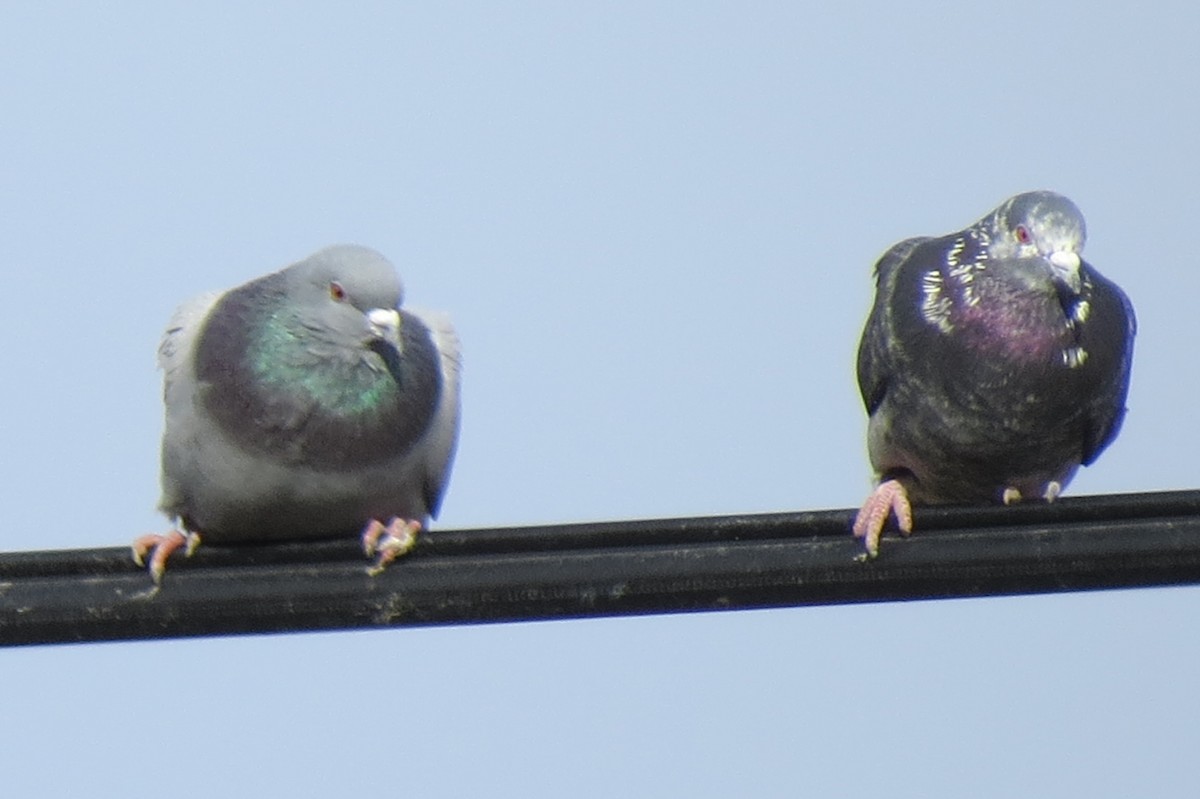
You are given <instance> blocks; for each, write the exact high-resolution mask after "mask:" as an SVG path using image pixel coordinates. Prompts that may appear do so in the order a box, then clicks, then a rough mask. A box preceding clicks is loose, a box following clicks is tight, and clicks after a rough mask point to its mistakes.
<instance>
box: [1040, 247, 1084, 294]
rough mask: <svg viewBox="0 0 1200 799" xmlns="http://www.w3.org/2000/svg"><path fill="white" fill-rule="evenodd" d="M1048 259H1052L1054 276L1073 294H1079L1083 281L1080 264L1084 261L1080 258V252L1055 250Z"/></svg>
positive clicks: (1051, 267)
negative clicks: (1081, 279)
mask: <svg viewBox="0 0 1200 799" xmlns="http://www.w3.org/2000/svg"><path fill="white" fill-rule="evenodd" d="M1047 260H1049V261H1050V269H1051V270H1052V271H1053V272H1054V277H1055V278H1056V279H1057V280H1058V281H1059V282H1060V283H1062V284H1063V285H1064V286H1066V287H1067V288H1069V289H1070V290H1071V292H1072V293H1073V294H1078V293H1079V289H1080V282H1081V281H1080V277H1079V266H1080V264H1081V263H1082V262H1081V261H1080V260H1079V253H1077V252H1073V251H1071V250H1055V251H1054V252H1052V253H1050V255H1049V257H1048V258H1047Z"/></svg>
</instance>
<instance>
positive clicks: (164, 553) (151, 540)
mask: <svg viewBox="0 0 1200 799" xmlns="http://www.w3.org/2000/svg"><path fill="white" fill-rule="evenodd" d="M198 546H200V534H199V533H191V532H189V533H184V532H182V531H180V530H172V531H171V532H169V533H167V534H166V535H159V534H158V533H150V534H149V535H143V536H141V537H139V538H135V539H134V540H133V546H132V549H133V562H134V563H136V564H137V565H139V566H145V565H146V555H147V554H149V555H150V569H149V571H150V577H151V578H152V579H153V580H154V584H155V585H162V578H163V573H164V572H165V571H166V570H167V558H169V557H170V556H171V553H172V552H174V551H175V550H177V549H179V548H180V547H183V548H184V550H183V554H184V555H186V556H187V557H189V558H190V557H191V556H192V553H193V552H195V551H196V547H198Z"/></svg>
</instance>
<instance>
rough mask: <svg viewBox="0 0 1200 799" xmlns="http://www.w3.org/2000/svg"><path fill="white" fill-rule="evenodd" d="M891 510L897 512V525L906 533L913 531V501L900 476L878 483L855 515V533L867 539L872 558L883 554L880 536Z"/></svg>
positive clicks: (869, 554) (892, 512)
mask: <svg viewBox="0 0 1200 799" xmlns="http://www.w3.org/2000/svg"><path fill="white" fill-rule="evenodd" d="M889 514H895V516H896V526H897V527H899V528H900V532H901V533H902V534H903V535H908V534H909V533H911V532H912V528H913V520H912V505H911V504H910V503H909V501H908V492H907V491H905V489H904V485H903V484H901V482H900V481H899V480H884V481H883V482H882V483H880V484H879V485H878V486H876V487H875V490H874V491H872V492H871V496H869V497H867V501H866V502H864V503H863V506H862V508H861V509H860V510H859V511H858V513H857V514H855V516H854V528H853V529H854V537H855V538H861V539H863V544H864V546H865V547H866V555H867V557H868V558H874V557H875V556H876V555H878V554H879V539H880V537H881V536H882V535H883V526H884V524H886V523H887V519H888V515H889Z"/></svg>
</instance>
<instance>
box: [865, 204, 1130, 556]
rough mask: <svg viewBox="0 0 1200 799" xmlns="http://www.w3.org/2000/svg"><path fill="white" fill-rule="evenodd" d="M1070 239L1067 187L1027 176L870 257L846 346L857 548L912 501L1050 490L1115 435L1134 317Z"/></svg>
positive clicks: (901, 520)
mask: <svg viewBox="0 0 1200 799" xmlns="http://www.w3.org/2000/svg"><path fill="white" fill-rule="evenodd" d="M1084 239H1085V229H1084V221H1083V215H1082V214H1081V213H1080V211H1079V209H1078V208H1077V207H1076V206H1075V204H1074V203H1072V202H1071V201H1070V200H1068V199H1067V198H1066V197H1063V196H1062V195H1060V194H1055V193H1053V192H1049V191H1035V192H1028V193H1026V194H1018V195H1017V196H1015V197H1012V198H1011V199H1009V200H1007V201H1006V202H1005V203H1004V204H1003V205H1001V206H1000V207H999V208H997V209H996V210H995V211H993V212H992V213H990V214H988V215H987V216H985V217H984V218H983V219H981V220H980V221H978V222H976V223H975V224H974V225H972V226H971V227H969V228H967V229H966V230H963V231H960V232H958V233H951V234H949V235H946V236H942V237H940V238H927V237H926V238H913V239H908V240H906V241H902V242H900V243H899V244H896V245H895V246H894V247H892V248H891V249H890V250H888V251H887V252H886V253H884V255H883V257H882V258H880V259H879V263H878V264H876V266H875V280H876V294H875V304H874V307H873V308H872V309H871V314H870V317H869V318H868V319H867V324H866V329H865V330H864V331H863V336H862V341H861V343H860V344H859V350H858V385H859V390H860V391H861V393H862V398H863V402H864V403H865V404H866V407H867V412H868V414H870V422H869V425H868V434H867V443H868V450H869V452H870V457H871V464H872V465H873V467H874V468H875V471H876V472H877V474H878V476H879V480H880V482H879V484H878V486H877V488H876V489H875V491H874V493H872V494H871V496H870V497H869V498H868V499H867V501H866V503H864V505H863V507H862V509H861V510H860V511H859V512H858V515H857V517H856V518H855V520H854V534H855V535H856V536H858V537H860V538H863V539H864V541H865V545H866V551H867V554H868V555H869V556H874V555H876V554H877V553H878V549H879V537H880V534H881V532H882V529H883V526H884V523H885V522H886V521H887V517H888V515H889V513H895V515H896V519H897V522H898V526H899V527H900V529H901V531H902V532H904V533H908V532H911V530H912V510H911V505H910V502H916V503H980V502H1004V503H1005V504H1008V503H1012V502H1016V501H1020V500H1021V499H1024V498H1030V497H1033V498H1040V499H1044V500H1046V501H1048V502H1049V501H1053V500H1054V499H1055V497H1057V496H1058V494H1059V492H1060V491H1062V489H1063V488H1064V487H1065V486H1066V485H1067V483H1068V481H1070V479H1071V477H1072V476H1073V475H1074V474H1075V470H1076V469H1077V468H1078V467H1079V466H1080V465H1081V464H1083V465H1087V464H1090V463H1092V461H1094V460H1095V459H1096V457H1097V456H1098V455H1099V454H1100V453H1101V451H1103V450H1104V448H1105V447H1106V446H1108V444H1109V443H1111V442H1112V440H1113V439H1114V438H1115V437H1116V435H1117V431H1118V430H1119V429H1120V426H1121V420H1122V418H1123V417H1124V415H1125V395H1126V392H1127V391H1128V388H1129V372H1130V363H1131V359H1132V356H1133V337H1134V333H1135V329H1136V323H1135V321H1134V314H1133V307H1132V306H1131V305H1130V303H1129V299H1128V298H1127V297H1126V296H1125V294H1124V292H1122V291H1121V289H1120V288H1118V287H1117V286H1116V285H1115V284H1113V283H1111V282H1109V281H1108V280H1106V279H1104V278H1103V277H1102V276H1101V275H1100V274H1099V273H1098V272H1097V271H1096V270H1095V269H1093V268H1092V267H1091V266H1090V265H1089V264H1087V263H1086V262H1084V261H1083V260H1082V259H1081V257H1080V254H1081V252H1082V250H1083V244H1084Z"/></svg>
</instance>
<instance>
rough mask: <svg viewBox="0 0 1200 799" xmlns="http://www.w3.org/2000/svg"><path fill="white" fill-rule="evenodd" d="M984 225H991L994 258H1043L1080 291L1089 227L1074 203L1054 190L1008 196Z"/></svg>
mask: <svg viewBox="0 0 1200 799" xmlns="http://www.w3.org/2000/svg"><path fill="white" fill-rule="evenodd" d="M982 224H983V225H984V226H985V227H990V228H991V230H990V234H991V243H990V246H989V249H990V252H991V254H992V256H993V257H995V258H1003V259H1024V258H1037V259H1040V260H1043V261H1045V262H1046V263H1047V264H1048V265H1049V268H1050V269H1051V271H1052V272H1053V274H1054V277H1055V279H1056V280H1058V281H1060V282H1061V283H1063V284H1064V285H1066V286H1067V287H1068V288H1070V289H1071V290H1072V291H1074V292H1078V291H1079V285H1080V277H1079V268H1080V263H1081V261H1080V255H1081V253H1082V252H1083V245H1084V242H1085V241H1086V239H1087V228H1086V225H1085V224H1084V221H1083V214H1082V213H1081V212H1080V210H1079V208H1078V206H1076V205H1075V203H1073V202H1071V201H1070V200H1069V199H1067V198H1066V197H1064V196H1062V195H1061V194H1056V193H1055V192H1052V191H1030V192H1026V193H1024V194H1018V195H1017V196H1015V197H1011V198H1009V199H1008V200H1007V201H1005V203H1004V204H1003V205H1001V206H1000V207H999V208H997V209H996V210H995V211H993V212H992V213H991V214H990V215H989V216H988V217H986V218H985V219H984V220H983V221H982Z"/></svg>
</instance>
